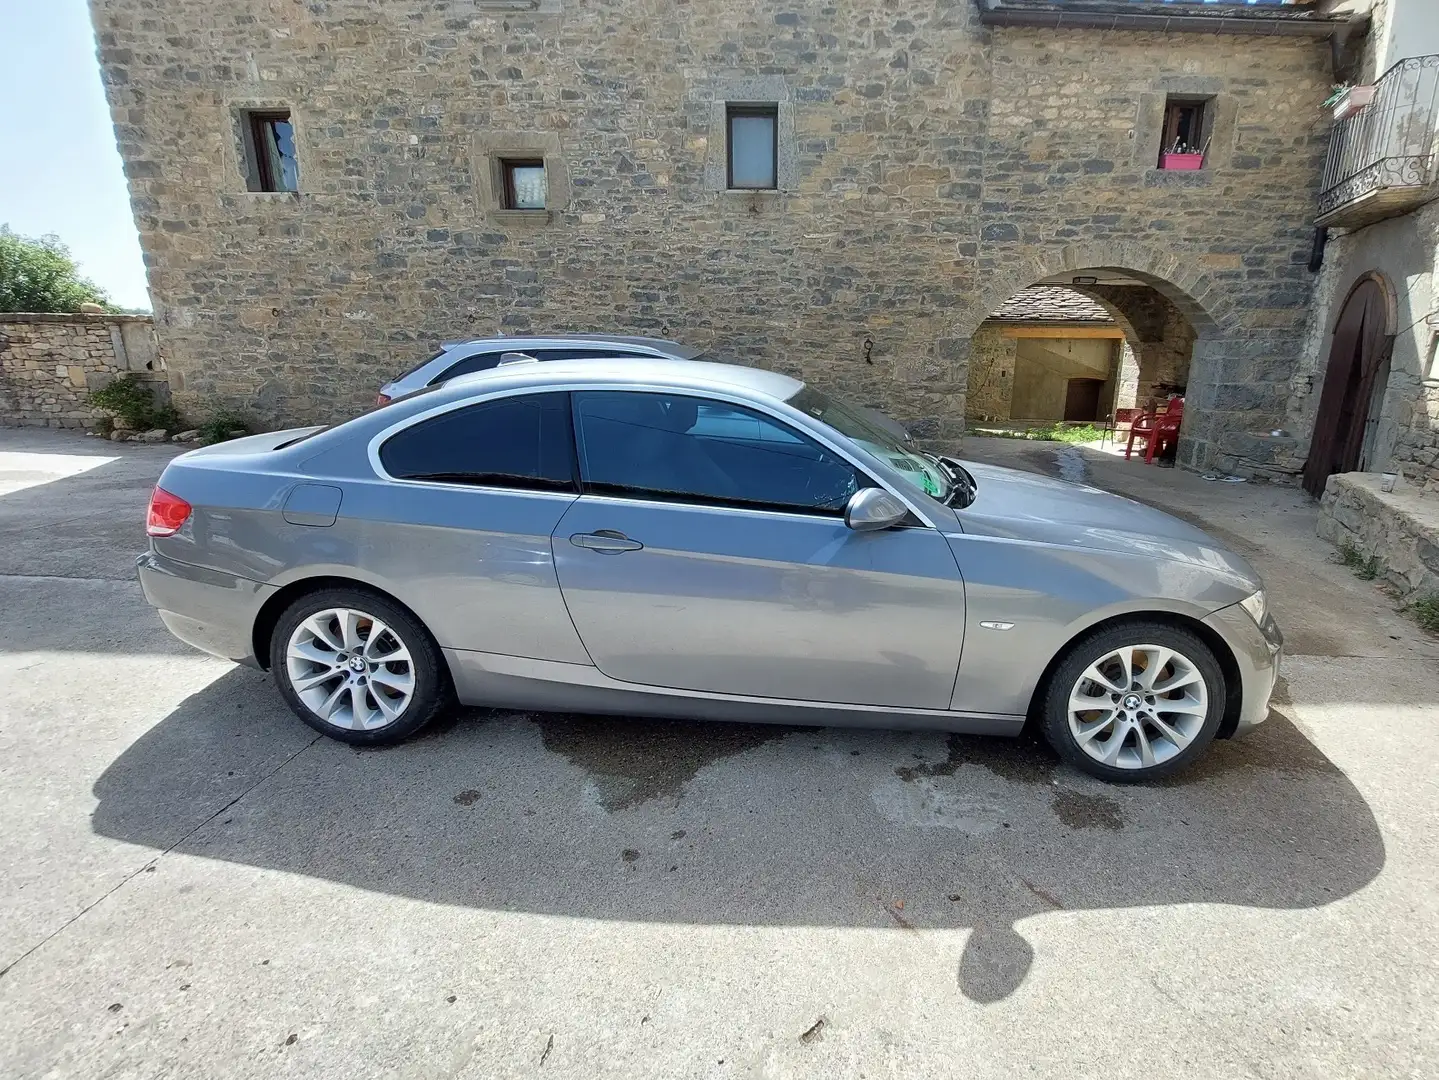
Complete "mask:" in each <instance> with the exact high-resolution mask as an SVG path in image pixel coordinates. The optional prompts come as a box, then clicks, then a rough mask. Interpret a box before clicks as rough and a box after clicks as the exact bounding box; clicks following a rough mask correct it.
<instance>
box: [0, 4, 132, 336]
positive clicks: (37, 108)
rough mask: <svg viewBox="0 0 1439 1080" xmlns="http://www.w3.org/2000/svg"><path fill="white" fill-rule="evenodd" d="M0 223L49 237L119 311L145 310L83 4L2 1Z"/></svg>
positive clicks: (23, 232) (112, 134)
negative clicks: (64, 248)
mask: <svg viewBox="0 0 1439 1080" xmlns="http://www.w3.org/2000/svg"><path fill="white" fill-rule="evenodd" d="M0 50H3V54H4V62H3V63H0V102H5V108H4V109H0V147H3V148H4V149H3V150H0V224H3V225H9V226H10V228H11V229H13V230H14V231H15V232H17V233H20V234H21V235H24V236H44V235H46V234H48V233H54V234H55V235H56V236H58V237H59V238H60V239H61V241H63V242H64V243H65V244H66V245H67V246H68V247H69V248H70V253H71V254H72V255H73V256H74V257H75V260H76V261H77V262H78V263H79V264H80V272H81V273H82V274H83V275H84V276H85V277H88V278H90V279H91V280H92V281H94V282H95V283H96V284H97V285H99V286H100V287H101V288H103V289H105V291H106V292H108V293H109V294H110V297H111V299H113V300H114V301H115V302H116V303H117V304H119V305H121V306H122V307H131V308H145V309H147V310H148V309H149V307H150V294H149V292H148V290H147V289H146V287H145V265H144V263H143V262H142V261H141V257H140V241H139V238H138V237H137V236H136V234H135V221H134V218H133V217H131V215H130V195H129V192H128V190H127V189H126V187H125V174H124V172H123V171H122V170H121V167H120V155H119V153H118V151H116V149H115V130H114V128H113V127H111V125H110V109H109V106H108V105H107V104H106V103H105V90H104V87H102V86H101V85H100V68H99V65H98V64H97V63H96V60H95V37H94V33H93V31H92V30H91V28H90V12H89V8H88V7H87V6H86V3H85V0H0Z"/></svg>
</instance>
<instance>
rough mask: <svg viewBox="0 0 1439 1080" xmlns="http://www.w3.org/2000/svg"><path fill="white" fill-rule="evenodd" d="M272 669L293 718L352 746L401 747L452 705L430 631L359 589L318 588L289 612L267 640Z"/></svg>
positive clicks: (445, 672) (451, 694)
mask: <svg viewBox="0 0 1439 1080" xmlns="http://www.w3.org/2000/svg"><path fill="white" fill-rule="evenodd" d="M270 671H271V672H272V673H273V675H274V676H275V683H276V685H277V686H278V687H279V689H280V695H281V696H282V697H283V698H284V699H285V702H286V704H288V705H289V706H290V708H291V709H292V710H293V711H294V713H295V715H296V716H298V717H299V718H300V719H301V720H303V721H304V722H305V723H307V724H309V725H310V726H311V727H312V728H314V729H315V730H316V731H318V732H320V734H322V735H328V736H329V737H330V738H332V739H337V740H339V741H340V742H344V743H350V744H351V745H353V746H390V745H393V744H394V743H398V742H402V741H403V740H405V739H407V738H409V737H410V736H411V735H413V734H414V733H415V732H417V731H419V730H420V729H421V728H422V727H424V726H425V725H426V724H428V723H429V722H430V721H431V720H433V719H435V717H437V716H438V715H440V714H441V713H442V712H444V711H445V710H446V709H448V708H450V707H451V705H452V704H453V700H454V691H453V688H452V686H451V683H450V673H449V669H448V667H447V666H446V664H445V661H444V657H443V656H442V655H441V654H440V649H439V646H438V645H436V644H435V640H434V638H433V637H431V636H430V633H429V631H428V630H426V629H425V627H424V626H423V625H421V623H420V622H419V620H417V619H416V618H415V617H414V616H413V615H411V614H410V613H409V612H407V611H405V610H404V609H403V608H401V607H400V606H399V605H398V604H396V603H395V602H394V601H392V600H388V599H386V598H385V597H383V596H381V595H379V594H378V593H374V592H371V591H370V590H368V589H363V588H358V587H357V588H330V589H320V590H318V591H316V592H312V593H309V594H307V595H305V596H302V597H300V598H299V599H297V600H296V601H295V602H294V603H293V604H291V605H290V606H289V607H288V608H286V609H285V611H284V613H283V614H282V615H281V616H280V619H279V622H277V623H276V624H275V631H274V633H273V634H272V635H271V637H270ZM327 673H328V674H327Z"/></svg>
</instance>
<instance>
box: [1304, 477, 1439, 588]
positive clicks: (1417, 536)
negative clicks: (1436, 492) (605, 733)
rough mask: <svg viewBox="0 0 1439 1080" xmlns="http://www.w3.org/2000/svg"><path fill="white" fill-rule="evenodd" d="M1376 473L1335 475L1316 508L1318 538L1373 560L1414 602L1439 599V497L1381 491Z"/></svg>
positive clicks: (1412, 489)
mask: <svg viewBox="0 0 1439 1080" xmlns="http://www.w3.org/2000/svg"><path fill="white" fill-rule="evenodd" d="M1380 483H1381V478H1380V476H1379V474H1378V473H1338V474H1336V475H1334V476H1331V477H1330V478H1329V484H1328V486H1327V487H1326V488H1325V489H1324V499H1323V501H1322V502H1321V504H1320V512H1319V528H1318V531H1319V535H1320V536H1321V537H1322V538H1323V539H1325V540H1328V541H1329V542H1330V543H1332V544H1333V545H1334V546H1335V547H1338V548H1342V547H1344V546H1345V544H1352V545H1353V546H1354V547H1355V548H1357V549H1358V551H1359V553H1360V554H1361V555H1362V556H1364V557H1365V558H1368V557H1369V556H1377V557H1378V559H1379V563H1380V566H1381V569H1380V571H1379V576H1380V577H1381V578H1383V579H1384V580H1385V581H1387V582H1389V583H1390V584H1391V585H1393V586H1394V587H1395V588H1396V589H1398V590H1399V591H1400V593H1401V599H1403V600H1405V601H1409V600H1412V599H1414V598H1416V597H1419V596H1425V595H1429V594H1434V595H1439V498H1435V497H1434V496H1433V495H1425V494H1423V493H1422V491H1421V490H1419V489H1417V488H1415V487H1413V486H1404V487H1401V488H1399V489H1398V490H1396V491H1391V492H1384V491H1382V490H1380Z"/></svg>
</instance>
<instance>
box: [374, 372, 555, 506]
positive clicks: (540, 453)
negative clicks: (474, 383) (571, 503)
mask: <svg viewBox="0 0 1439 1080" xmlns="http://www.w3.org/2000/svg"><path fill="white" fill-rule="evenodd" d="M380 464H381V465H383V466H384V469H385V471H386V472H387V473H389V474H390V475H391V476H393V477H395V478H396V479H402V480H429V481H435V482H439V483H452V484H461V485H471V486H474V485H479V486H485V487H509V488H520V489H530V490H536V491H567V490H568V491H573V490H575V469H574V464H573V446H572V442H571V438H570V413H569V395H567V394H526V395H523V396H519V397H507V398H500V399H499V400H497V401H486V402H481V403H479V404H477V405H468V406H465V407H464V408H462V409H453V410H451V411H450V412H446V413H441V414H440V415H439V416H435V417H431V418H430V419H428V420H421V421H419V422H418V423H416V424H412V425H411V426H410V427H407V428H405V429H403V430H402V431H398V432H396V433H395V434H394V435H392V436H390V438H389V439H387V440H385V443H384V445H382V446H381V447H380Z"/></svg>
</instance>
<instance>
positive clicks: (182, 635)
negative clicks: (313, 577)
mask: <svg viewBox="0 0 1439 1080" xmlns="http://www.w3.org/2000/svg"><path fill="white" fill-rule="evenodd" d="M135 570H136V573H137V574H138V575H139V578H140V588H141V589H142V590H143V591H144V593H145V599H146V600H147V601H148V602H149V604H150V606H151V607H153V608H155V609H156V610H157V611H159V613H160V619H161V621H163V622H164V624H165V627H166V629H168V630H169V631H170V633H172V634H174V635H175V636H176V637H177V638H179V639H180V640H181V641H183V642H185V644H187V645H193V646H194V647H195V648H197V649H199V650H201V651H202V652H207V653H209V654H211V655H212V656H218V657H221V658H222V659H225V660H235V661H237V662H239V663H241V664H248V665H249V666H251V667H259V666H260V664H259V663H258V661H257V660H256V659H255V649H254V628H255V618H256V616H257V615H259V613H260V608H261V606H262V605H263V604H264V603H265V601H266V600H267V599H268V598H269V597H270V596H271V595H273V594H274V592H275V589H274V587H273V586H270V585H262V584H260V583H259V582H257V581H250V580H249V579H248V578H242V577H236V576H235V575H234V574H226V573H222V572H221V571H219V570H211V569H209V568H208V567H204V566H192V565H191V564H190V563H183V562H179V561H177V560H175V559H169V558H166V557H165V556H164V555H160V554H158V553H157V552H154V551H147V552H146V553H145V554H143V555H141V556H140V557H139V558H138V559H136V560H135Z"/></svg>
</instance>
